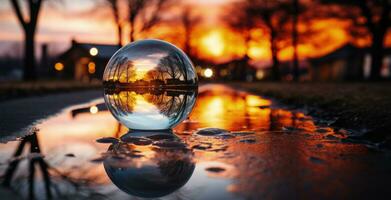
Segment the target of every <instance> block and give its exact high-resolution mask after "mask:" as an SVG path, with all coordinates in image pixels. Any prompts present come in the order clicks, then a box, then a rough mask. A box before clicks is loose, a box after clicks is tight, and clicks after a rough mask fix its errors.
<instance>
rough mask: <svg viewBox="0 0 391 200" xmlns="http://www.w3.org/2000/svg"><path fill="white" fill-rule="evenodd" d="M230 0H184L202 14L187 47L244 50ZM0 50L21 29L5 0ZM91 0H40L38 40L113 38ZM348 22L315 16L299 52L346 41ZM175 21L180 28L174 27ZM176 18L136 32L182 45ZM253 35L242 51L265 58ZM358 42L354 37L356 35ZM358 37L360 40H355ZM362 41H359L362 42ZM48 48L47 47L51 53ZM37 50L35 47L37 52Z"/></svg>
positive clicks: (286, 55) (221, 56)
mask: <svg viewBox="0 0 391 200" xmlns="http://www.w3.org/2000/svg"><path fill="white" fill-rule="evenodd" d="M233 1H235V0H198V1H196V0H188V1H186V2H185V3H187V4H191V5H192V7H193V11H194V13H195V14H197V15H201V16H202V18H203V19H204V20H203V21H202V22H201V24H199V25H198V26H197V27H196V28H195V30H194V33H193V40H192V48H193V50H195V51H196V52H197V54H198V55H199V56H200V57H203V58H207V59H210V60H214V61H216V62H222V61H226V60H229V59H232V58H235V57H238V56H241V55H243V54H244V53H246V52H245V50H244V47H243V39H242V38H241V36H240V34H238V33H235V32H234V31H232V30H231V29H229V28H228V27H227V26H226V25H225V23H224V19H222V18H221V15H222V13H223V12H224V11H225V10H226V9H227V6H228V5H229V4H230V3H232V2H233ZM0 2H1V4H0V29H1V31H0V45H1V46H0V55H4V54H10V51H9V50H8V49H9V48H12V46H11V45H10V44H11V43H12V42H18V41H19V42H20V41H22V40H23V34H22V29H21V28H20V26H19V24H18V22H17V20H16V17H15V15H14V13H13V10H12V9H11V5H10V3H9V1H8V0H0ZM96 2H97V1H96V0H63V1H45V2H44V4H43V7H42V10H41V15H40V20H39V24H38V32H37V37H36V38H37V43H39V44H41V43H49V48H50V49H51V50H52V51H53V52H55V53H59V52H61V51H63V50H64V49H66V48H67V47H69V45H70V41H71V39H72V38H74V39H76V40H77V41H79V42H93V43H107V44H116V41H117V37H116V28H115V24H114V23H113V16H112V14H111V10H110V9H109V8H108V7H99V8H96ZM180 7H181V6H180V5H178V6H175V8H173V9H171V10H170V15H173V16H174V15H175V13H176V12H177V11H178V9H180ZM347 25H348V23H347V22H342V21H337V20H324V21H318V22H316V23H315V24H314V25H313V26H314V27H315V29H317V30H320V31H319V32H318V33H317V35H316V37H314V38H313V39H311V40H310V42H307V43H304V44H300V45H299V53H300V57H301V58H306V57H316V56H320V55H323V54H325V53H328V52H330V51H332V50H333V49H335V48H337V47H339V46H342V45H343V44H345V43H346V42H348V41H350V40H351V39H350V38H349V36H348V34H347V33H346V29H347ZM178 27H179V28H178ZM124 29H125V30H124V37H123V41H124V42H126V41H127V38H128V35H127V33H128V32H127V31H128V28H127V27H126V26H125V28H124ZM181 30H182V29H181V25H180V24H175V25H173V24H170V25H165V24H161V25H158V26H156V27H154V28H153V29H152V30H151V31H149V32H148V33H144V34H139V35H137V39H141V38H159V39H165V40H168V41H170V42H172V43H174V44H176V45H177V46H182V38H181V34H180V32H181ZM251 34H252V36H253V38H257V39H256V40H254V41H252V42H251V43H250V49H249V51H248V52H247V53H248V55H249V56H250V58H252V59H253V60H257V61H267V60H268V59H269V58H270V52H269V42H268V39H267V34H266V33H264V32H263V31H262V30H253V31H252V33H251ZM356 43H357V41H356ZM359 43H360V41H359ZM361 43H362V44H365V41H364V42H361ZM53 52H52V53H53ZM38 54H39V52H38ZM291 54H292V48H291V47H287V48H285V49H283V50H282V51H281V52H280V54H279V56H280V58H281V59H282V60H289V59H290V58H291Z"/></svg>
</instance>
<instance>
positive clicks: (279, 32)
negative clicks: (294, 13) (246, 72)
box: [238, 0, 291, 80]
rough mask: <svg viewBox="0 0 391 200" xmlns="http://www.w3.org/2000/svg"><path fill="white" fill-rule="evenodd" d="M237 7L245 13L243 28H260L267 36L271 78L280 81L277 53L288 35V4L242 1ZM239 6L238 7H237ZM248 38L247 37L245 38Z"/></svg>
mask: <svg viewBox="0 0 391 200" xmlns="http://www.w3.org/2000/svg"><path fill="white" fill-rule="evenodd" d="M241 3H242V5H241V6H240V7H238V8H239V9H240V10H239V11H240V12H245V13H246V14H245V15H244V16H245V17H246V19H242V20H255V21H249V22H248V23H249V24H242V25H241V26H242V27H243V28H246V27H247V28H249V27H251V26H252V25H255V26H256V28H262V29H264V30H266V31H267V32H268V34H269V42H270V51H271V55H272V78H273V80H280V79H281V76H280V70H279V65H280V60H279V58H278V52H279V51H280V49H281V44H282V42H281V41H283V40H286V39H287V38H289V37H287V34H288V33H289V31H288V29H287V25H288V23H289V20H290V6H291V5H290V4H289V2H288V1H287V0H243V1H242V2H241ZM238 6H239V5H238ZM247 37H249V36H247Z"/></svg>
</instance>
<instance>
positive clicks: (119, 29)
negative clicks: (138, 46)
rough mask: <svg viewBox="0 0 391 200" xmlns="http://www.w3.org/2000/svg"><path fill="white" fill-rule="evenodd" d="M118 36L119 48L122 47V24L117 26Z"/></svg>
mask: <svg viewBox="0 0 391 200" xmlns="http://www.w3.org/2000/svg"><path fill="white" fill-rule="evenodd" d="M117 34H118V46H119V47H122V26H121V24H118V25H117Z"/></svg>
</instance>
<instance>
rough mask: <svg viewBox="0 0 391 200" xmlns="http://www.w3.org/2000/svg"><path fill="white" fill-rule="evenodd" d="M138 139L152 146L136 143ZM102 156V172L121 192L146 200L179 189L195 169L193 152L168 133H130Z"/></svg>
mask: <svg viewBox="0 0 391 200" xmlns="http://www.w3.org/2000/svg"><path fill="white" fill-rule="evenodd" d="M141 138H143V139H144V140H151V142H152V145H150V144H149V145H147V144H143V143H138V142H136V141H140V140H141ZM121 140H122V142H120V143H117V144H113V145H111V146H110V147H109V150H108V151H107V153H106V154H105V155H106V156H107V158H106V159H105V160H104V163H103V165H104V168H105V171H106V173H107V175H108V176H109V178H110V180H111V181H112V182H113V183H114V184H115V185H116V186H117V187H118V188H119V189H121V190H122V191H124V192H126V193H128V194H130V195H134V196H138V197H146V198H158V197H163V196H166V195H169V194H171V193H173V192H174V191H176V190H178V189H180V188H181V187H182V186H183V185H185V184H186V183H187V181H188V180H189V179H190V177H191V175H192V174H193V171H194V169H195V164H194V162H193V152H192V151H191V150H190V149H188V148H187V146H186V144H185V143H183V142H182V141H181V140H180V139H179V138H178V137H176V136H175V135H174V134H172V133H168V132H142V131H138V132H131V133H128V134H126V135H125V136H122V138H121Z"/></svg>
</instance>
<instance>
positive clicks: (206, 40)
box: [201, 31, 225, 56]
mask: <svg viewBox="0 0 391 200" xmlns="http://www.w3.org/2000/svg"><path fill="white" fill-rule="evenodd" d="M201 44H202V46H203V48H204V49H205V50H206V51H208V52H209V53H210V54H212V55H213V56H220V55H222V54H223V52H224V48H225V46H224V40H223V37H222V35H221V33H220V32H219V31H212V32H210V33H209V34H208V35H206V36H204V37H203V38H202V39H201Z"/></svg>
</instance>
